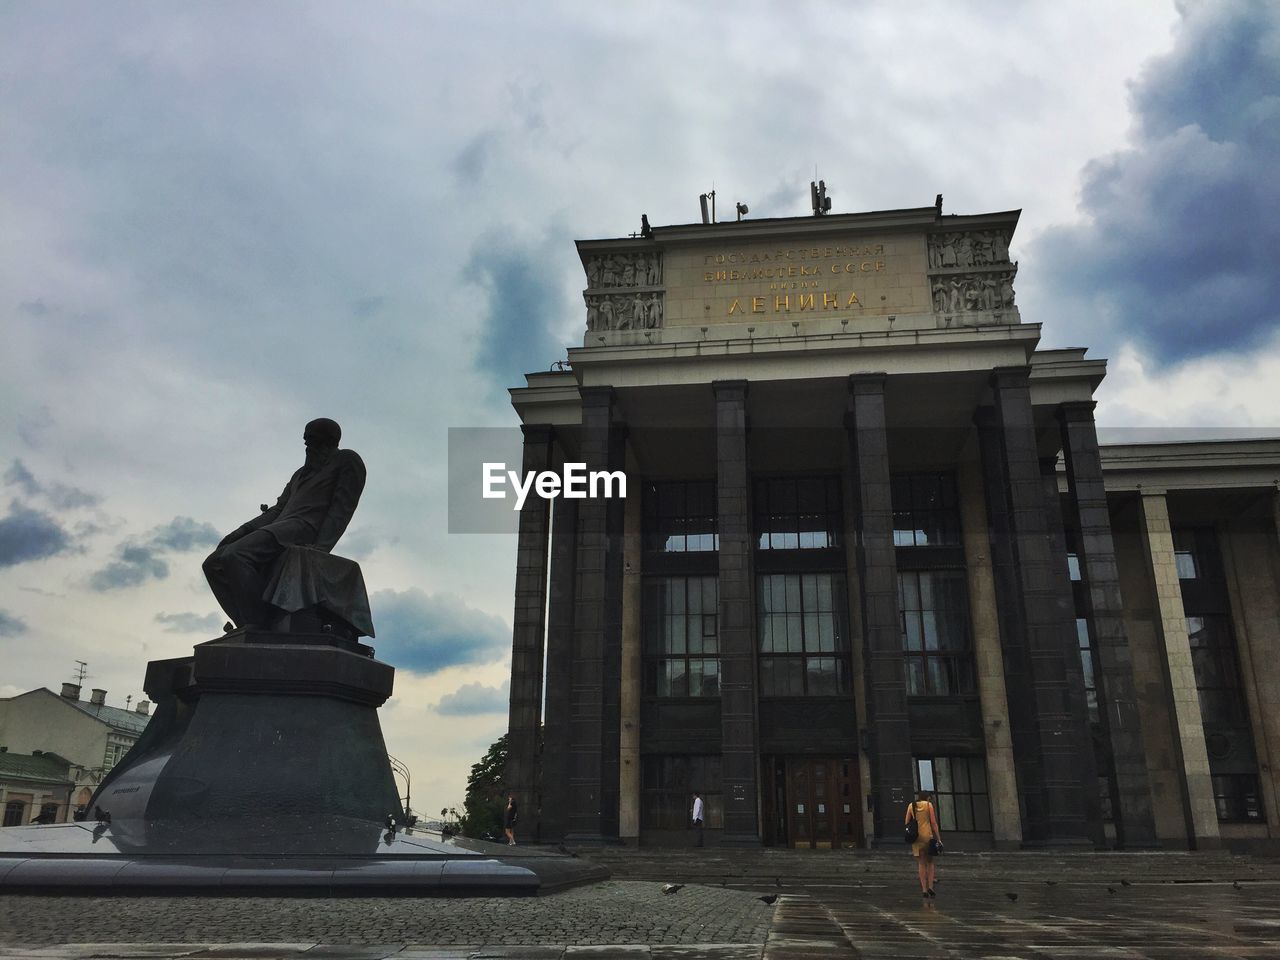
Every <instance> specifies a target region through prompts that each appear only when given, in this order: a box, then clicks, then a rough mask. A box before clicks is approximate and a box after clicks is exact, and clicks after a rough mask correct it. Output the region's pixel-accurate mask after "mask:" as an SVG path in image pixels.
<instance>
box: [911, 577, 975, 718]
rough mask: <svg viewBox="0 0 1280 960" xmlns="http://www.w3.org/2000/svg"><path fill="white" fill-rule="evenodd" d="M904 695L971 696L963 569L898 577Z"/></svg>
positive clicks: (967, 618)
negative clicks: (904, 680)
mask: <svg viewBox="0 0 1280 960" xmlns="http://www.w3.org/2000/svg"><path fill="white" fill-rule="evenodd" d="M898 610H899V611H900V614H901V628H902V630H901V633H902V649H903V653H904V654H905V655H906V660H907V694H908V695H909V696H916V697H954V696H968V695H970V694H973V693H974V692H975V691H976V689H977V688H976V685H975V681H974V670H973V652H972V650H971V647H970V643H969V611H968V601H967V586H966V582H965V574H964V571H962V570H904V571H901V572H899V574H898Z"/></svg>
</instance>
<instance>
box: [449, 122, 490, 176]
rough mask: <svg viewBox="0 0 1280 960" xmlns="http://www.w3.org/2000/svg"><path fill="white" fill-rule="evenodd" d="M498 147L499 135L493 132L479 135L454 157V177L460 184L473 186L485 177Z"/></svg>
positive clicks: (487, 131)
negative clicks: (486, 169)
mask: <svg viewBox="0 0 1280 960" xmlns="http://www.w3.org/2000/svg"><path fill="white" fill-rule="evenodd" d="M497 145H498V134H497V133H496V132H494V131H492V130H486V131H484V132H483V133H477V134H476V135H475V136H474V137H472V138H471V139H470V140H468V141H467V142H466V144H465V145H464V146H463V147H462V149H461V150H459V151H458V152H457V154H455V155H454V158H453V163H452V164H451V165H450V166H451V167H452V169H453V175H454V177H455V179H457V181H458V183H459V184H462V185H467V186H473V185H475V184H476V183H477V182H479V181H480V180H481V179H482V178H483V177H484V172H485V168H486V167H487V166H488V165H489V160H490V159H491V157H492V156H493V153H494V151H495V149H496V148H497Z"/></svg>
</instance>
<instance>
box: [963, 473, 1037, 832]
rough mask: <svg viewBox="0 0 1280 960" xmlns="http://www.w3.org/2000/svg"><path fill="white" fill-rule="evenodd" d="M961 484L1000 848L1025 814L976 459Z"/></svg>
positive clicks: (975, 647) (993, 814)
mask: <svg viewBox="0 0 1280 960" xmlns="http://www.w3.org/2000/svg"><path fill="white" fill-rule="evenodd" d="M959 487H960V521H961V526H962V528H963V531H964V533H963V536H964V565H965V573H966V574H967V576H968V580H969V617H970V622H971V624H972V629H973V660H974V666H975V668H976V669H977V673H978V700H979V702H980V703H981V706H982V733H983V737H984V738H985V740H986V748H987V795H988V797H989V798H990V802H991V838H992V840H993V841H994V842H995V845H996V849H997V850H1009V849H1017V847H1018V846H1020V845H1021V843H1022V818H1021V816H1020V815H1019V813H1018V777H1017V774H1016V772H1015V771H1014V763H1013V741H1012V738H1011V735H1010V732H1009V708H1008V701H1007V700H1006V696H1005V686H1004V663H1003V661H1002V659H1001V655H1000V612H999V607H998V606H997V605H996V585H995V573H994V571H993V569H992V565H991V541H990V540H989V539H988V537H987V509H986V506H985V505H984V504H983V502H982V474H981V470H980V468H979V466H978V464H976V463H974V462H973V461H972V460H964V461H962V462H961V464H960V471H959Z"/></svg>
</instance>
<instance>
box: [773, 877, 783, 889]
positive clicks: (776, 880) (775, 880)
mask: <svg viewBox="0 0 1280 960" xmlns="http://www.w3.org/2000/svg"><path fill="white" fill-rule="evenodd" d="M773 885H774V886H775V887H781V886H782V880H781V879H779V878H778V877H774V878H773Z"/></svg>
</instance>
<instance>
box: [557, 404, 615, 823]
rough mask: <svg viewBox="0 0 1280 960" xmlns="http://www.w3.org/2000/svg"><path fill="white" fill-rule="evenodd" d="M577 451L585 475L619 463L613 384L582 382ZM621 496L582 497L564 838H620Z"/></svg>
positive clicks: (576, 571) (574, 618) (579, 523)
mask: <svg viewBox="0 0 1280 960" xmlns="http://www.w3.org/2000/svg"><path fill="white" fill-rule="evenodd" d="M581 393H582V442H581V447H580V455H581V457H582V462H583V463H584V464H586V469H587V471H588V472H590V471H593V470H614V469H619V468H620V466H621V457H620V455H619V454H620V452H621V443H620V432H619V429H618V428H617V427H616V426H615V425H614V423H613V389H612V388H610V387H583V388H581ZM621 520H622V511H621V501H618V500H607V499H605V498H603V497H587V498H586V499H584V500H581V501H579V506H578V526H577V544H576V551H575V582H574V603H573V662H572V667H571V683H570V713H569V771H568V773H569V776H568V781H569V796H568V818H569V821H568V827H569V829H568V834H567V836H568V838H569V839H572V840H575V841H578V842H587V843H590V842H601V841H607V840H616V839H617V837H618V766H619V764H618V758H619V746H620V744H619V736H620V721H621V718H620V714H619V709H620V704H619V693H620V691H619V684H620V682H621V658H622V536H621V534H622V524H621Z"/></svg>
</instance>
